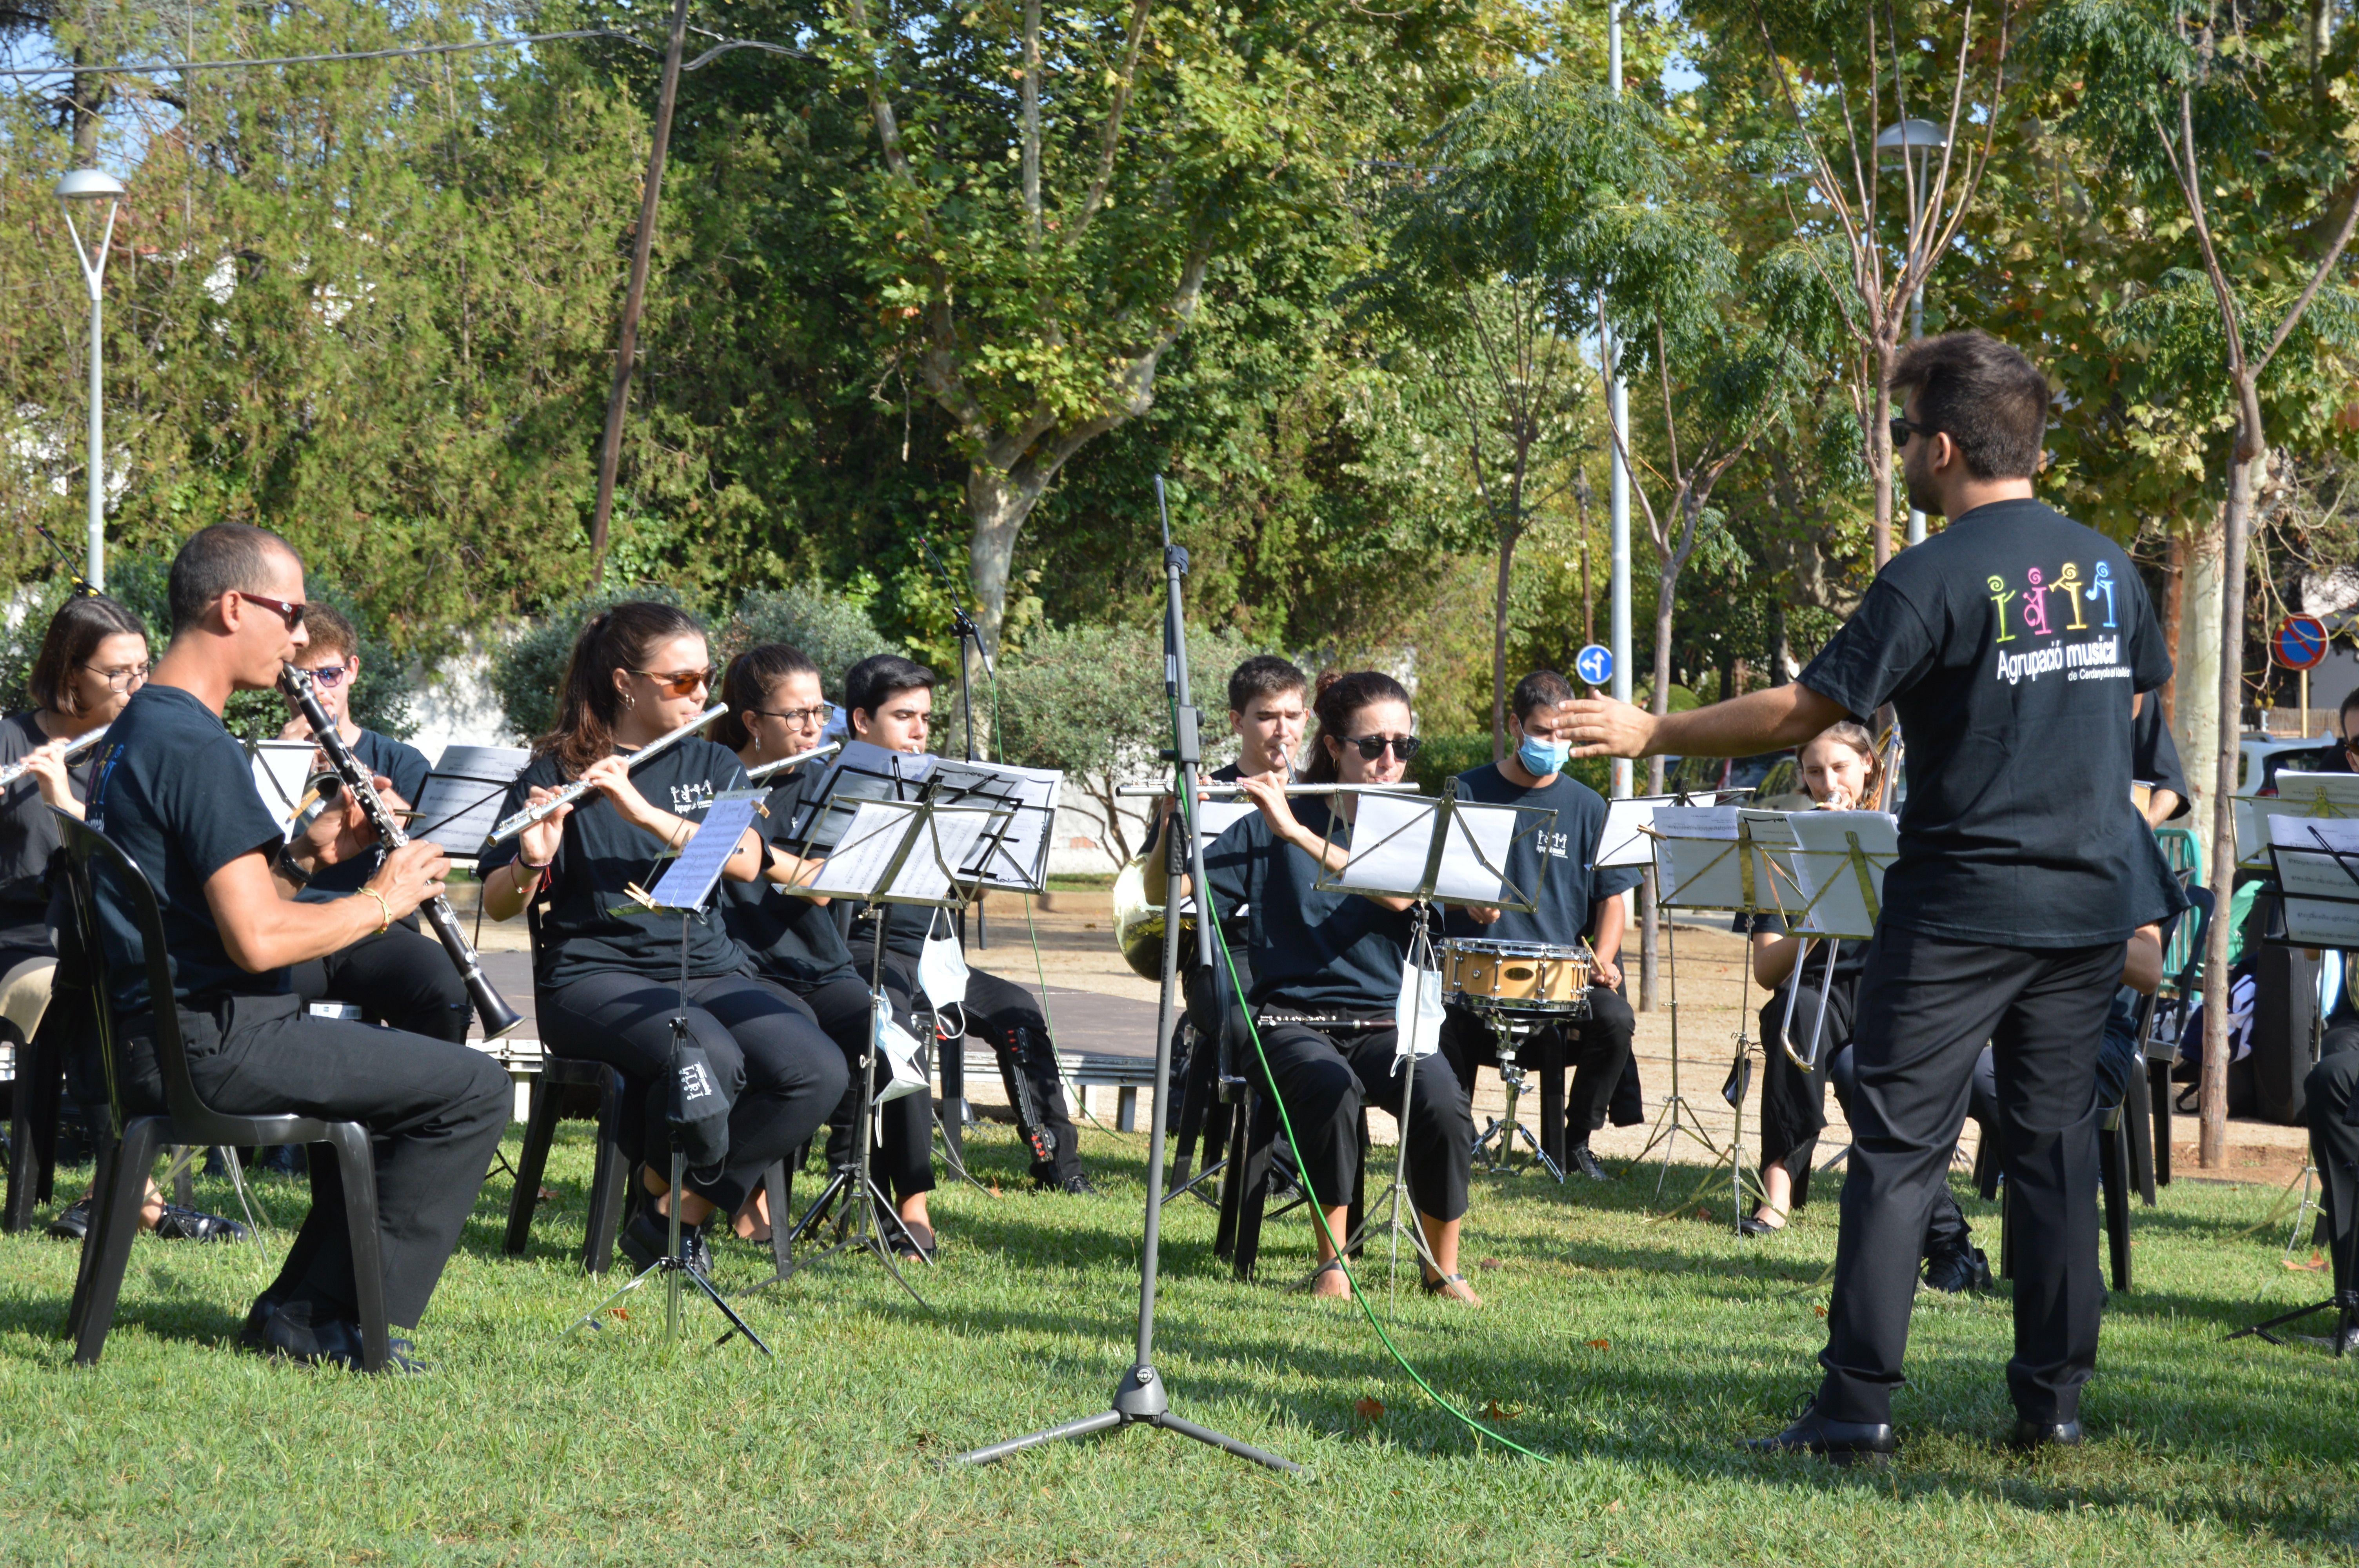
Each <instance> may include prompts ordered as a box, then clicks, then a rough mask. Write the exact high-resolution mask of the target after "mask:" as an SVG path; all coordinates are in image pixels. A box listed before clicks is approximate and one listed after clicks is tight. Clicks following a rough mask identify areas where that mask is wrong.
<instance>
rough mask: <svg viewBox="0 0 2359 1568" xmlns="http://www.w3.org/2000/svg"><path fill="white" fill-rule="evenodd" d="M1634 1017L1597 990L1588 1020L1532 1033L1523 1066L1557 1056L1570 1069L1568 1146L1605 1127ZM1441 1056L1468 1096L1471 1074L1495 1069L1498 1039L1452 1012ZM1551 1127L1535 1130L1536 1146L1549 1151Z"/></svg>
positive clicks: (1625, 1064) (1475, 1020) (1466, 1011)
mask: <svg viewBox="0 0 2359 1568" xmlns="http://www.w3.org/2000/svg"><path fill="white" fill-rule="evenodd" d="M1637 1028H1638V1020H1637V1015H1636V1014H1635V1013H1633V1012H1632V1011H1630V1004H1629V1003H1628V1002H1627V1001H1625V1000H1623V999H1622V998H1621V996H1620V995H1618V994H1617V993H1615V992H1614V991H1610V990H1607V989H1605V988H1604V987H1603V986H1592V987H1590V988H1589V1016H1588V1017H1587V1018H1578V1019H1574V1018H1568V1019H1563V1020H1560V1021H1559V1022H1555V1023H1552V1024H1550V1025H1549V1027H1548V1028H1546V1029H1538V1030H1534V1031H1533V1032H1532V1033H1531V1035H1530V1036H1529V1037H1528V1038H1527V1041H1526V1043H1525V1046H1524V1049H1525V1050H1526V1051H1527V1052H1531V1053H1539V1055H1537V1056H1532V1055H1527V1057H1526V1058H1525V1059H1526V1060H1527V1061H1531V1060H1541V1061H1545V1060H1546V1059H1547V1055H1548V1054H1552V1053H1561V1058H1562V1060H1563V1061H1565V1062H1566V1063H1569V1064H1570V1065H1571V1067H1572V1082H1571V1084H1570V1085H1568V1086H1567V1087H1566V1089H1565V1096H1564V1141H1565V1143H1566V1144H1567V1145H1568V1146H1572V1145H1579V1144H1585V1143H1587V1142H1588V1141H1589V1135H1590V1134H1591V1133H1593V1132H1594V1131H1596V1130H1598V1129H1599V1128H1601V1127H1603V1126H1604V1125H1605V1118H1606V1113H1607V1112H1608V1111H1609V1110H1610V1109H1611V1108H1612V1106H1613V1102H1614V1093H1615V1090H1616V1089H1617V1088H1618V1087H1619V1086H1620V1084H1621V1082H1622V1078H1623V1075H1624V1074H1625V1072H1626V1071H1627V1070H1628V1068H1629V1066H1630V1037H1631V1036H1632V1035H1633V1034H1635V1033H1637ZM1441 1054H1443V1055H1445V1056H1447V1057H1449V1058H1450V1065H1451V1070H1452V1071H1454V1072H1455V1073H1456V1074H1457V1076H1458V1086H1459V1087H1460V1088H1461V1089H1462V1090H1464V1091H1465V1092H1466V1094H1467V1095H1468V1096H1470V1097H1471V1096H1472V1095H1473V1092H1474V1070H1475V1069H1476V1068H1477V1067H1479V1066H1482V1065H1485V1064H1490V1065H1496V1064H1497V1062H1498V1059H1499V1037H1498V1036H1497V1035H1496V1034H1495V1033H1492V1031H1491V1025H1490V1023H1489V1022H1487V1021H1485V1020H1484V1016H1483V1015H1482V1014H1481V1013H1479V1012H1476V1011H1473V1009H1472V1008H1464V1007H1452V1008H1451V1010H1450V1013H1449V1016H1448V1017H1446V1018H1445V1019H1443V1020H1442V1023H1441ZM1554 1130H1555V1129H1553V1128H1542V1129H1541V1130H1540V1141H1541V1143H1542V1144H1543V1145H1547V1146H1550V1147H1553V1145H1554V1140H1553V1139H1551V1138H1550V1137H1549V1133H1551V1132H1553V1131H1554Z"/></svg>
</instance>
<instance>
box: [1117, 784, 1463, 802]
mask: <svg viewBox="0 0 2359 1568" xmlns="http://www.w3.org/2000/svg"><path fill="white" fill-rule="evenodd" d="M1170 793H1171V792H1170V791H1169V789H1167V788H1165V787H1163V786H1162V785H1160V784H1124V785H1122V786H1121V787H1119V788H1118V789H1116V790H1115V791H1114V794H1115V795H1119V796H1121V797H1122V798H1124V799H1125V800H1147V799H1152V798H1153V797H1155V796H1157V795H1169V794H1170ZM1196 793H1197V794H1198V795H1202V796H1203V797H1204V798H1205V799H1207V800H1234V799H1236V798H1237V797H1238V796H1239V795H1243V794H1245V786H1244V785H1242V784H1198V785H1197V786H1196ZM1286 793H1287V794H1288V795H1416V794H1418V793H1419V790H1418V787H1417V785H1415V784H1288V785H1287V786H1286Z"/></svg>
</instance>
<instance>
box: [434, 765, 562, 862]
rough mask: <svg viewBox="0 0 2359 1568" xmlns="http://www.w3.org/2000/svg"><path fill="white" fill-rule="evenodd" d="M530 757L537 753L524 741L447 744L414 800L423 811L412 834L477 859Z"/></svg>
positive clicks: (446, 849)
mask: <svg viewBox="0 0 2359 1568" xmlns="http://www.w3.org/2000/svg"><path fill="white" fill-rule="evenodd" d="M531 761H532V753H531V752H529V751H527V750H526V749H525V748H524V747H522V746H468V745H451V746H446V747H444V748H443V749H442V757H441V760H440V762H436V763H435V764H434V771H433V772H432V773H429V774H427V775H426V787H425V788H424V789H422V790H420V791H419V795H418V798H417V799H416V800H413V801H411V802H410V803H409V804H410V805H411V806H413V807H415V808H416V809H417V812H418V815H417V816H415V817H414V818H412V819H411V825H410V828H409V836H410V837H411V838H427V839H431V840H432V841H433V842H435V843H437V844H440V845H441V846H442V847H443V849H444V850H445V851H447V852H448V853H450V854H451V855H454V856H457V857H461V858H472V857H473V855H474V854H475V852H476V851H477V850H478V849H481V848H483V843H484V839H486V838H490V837H491V836H492V829H493V828H494V827H497V826H499V819H500V805H501V803H502V802H503V801H505V800H506V798H507V793H508V785H510V784H514V783H516V775H517V774H518V773H522V772H524V770H525V766H526V764H527V763H528V762H531Z"/></svg>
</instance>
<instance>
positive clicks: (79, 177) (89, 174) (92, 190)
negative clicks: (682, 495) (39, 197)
mask: <svg viewBox="0 0 2359 1568" xmlns="http://www.w3.org/2000/svg"><path fill="white" fill-rule="evenodd" d="M56 195H57V199H58V200H60V201H100V200H107V201H112V200H120V199H121V197H122V195H123V181H121V180H119V179H117V178H114V176H113V175H111V174H109V173H107V172H106V171H105V170H104V169H102V168H77V169H74V170H72V171H71V172H70V173H68V174H67V175H66V177H65V178H63V179H60V180H59V181H58V189H57V192H56Z"/></svg>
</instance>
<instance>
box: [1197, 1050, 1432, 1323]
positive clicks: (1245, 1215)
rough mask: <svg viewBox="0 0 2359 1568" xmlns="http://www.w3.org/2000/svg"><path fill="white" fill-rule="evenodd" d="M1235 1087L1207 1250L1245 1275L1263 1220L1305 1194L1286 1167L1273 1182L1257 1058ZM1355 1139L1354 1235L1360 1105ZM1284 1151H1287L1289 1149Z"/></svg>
mask: <svg viewBox="0 0 2359 1568" xmlns="http://www.w3.org/2000/svg"><path fill="white" fill-rule="evenodd" d="M1241 1091H1242V1092H1241V1093H1240V1094H1239V1096H1238V1098H1237V1101H1236V1104H1235V1107H1234V1116H1233V1119H1232V1122H1231V1129H1230V1132H1229V1135H1228V1139H1227V1143H1228V1149H1229V1163H1228V1167H1227V1169H1226V1170H1225V1171H1223V1173H1222V1180H1221V1219H1220V1224H1219V1225H1218V1227H1215V1230H1214V1234H1213V1238H1212V1253H1213V1255H1214V1256H1215V1257H1219V1258H1225V1259H1227V1260H1229V1261H1230V1262H1231V1263H1232V1264H1233V1265H1234V1268H1235V1270H1236V1275H1237V1278H1238V1279H1240V1280H1250V1279H1252V1278H1253V1277H1254V1266H1255V1264H1256V1261H1257V1260H1259V1258H1260V1256H1261V1230H1262V1225H1263V1223H1264V1221H1265V1220H1269V1219H1276V1218H1278V1217H1281V1216H1283V1215H1286V1214H1288V1213H1290V1212H1291V1211H1292V1210H1294V1209H1296V1208H1299V1207H1300V1206H1302V1205H1303V1204H1305V1203H1307V1202H1309V1201H1310V1199H1309V1195H1307V1194H1306V1193H1304V1192H1303V1190H1302V1186H1301V1183H1300V1182H1299V1179H1297V1178H1296V1177H1295V1176H1294V1174H1293V1171H1292V1169H1291V1168H1290V1167H1289V1168H1288V1170H1287V1172H1286V1181H1287V1187H1286V1188H1284V1189H1281V1188H1279V1187H1278V1186H1277V1177H1278V1174H1279V1166H1278V1159H1277V1151H1278V1144H1279V1141H1280V1140H1279V1136H1278V1126H1279V1123H1278V1115H1277V1099H1276V1098H1275V1097H1274V1096H1272V1094H1271V1093H1270V1088H1269V1081H1268V1078H1267V1077H1266V1075H1265V1074H1264V1072H1263V1071H1262V1067H1261V1064H1260V1063H1259V1062H1256V1063H1255V1064H1254V1065H1253V1066H1252V1067H1251V1069H1250V1070H1248V1071H1247V1072H1246V1073H1245V1075H1244V1078H1243V1080H1242V1085H1241ZM1401 1136H1402V1137H1404V1138H1405V1137H1407V1136H1408V1129H1406V1128H1404V1129H1402V1130H1401ZM1359 1141H1360V1161H1359V1168H1358V1170H1357V1171H1356V1172H1355V1173H1353V1178H1352V1201H1351V1204H1350V1206H1349V1208H1348V1211H1347V1214H1346V1217H1345V1221H1344V1227H1343V1228H1344V1233H1345V1236H1346V1237H1354V1236H1357V1235H1358V1233H1359V1231H1360V1229H1361V1227H1362V1226H1363V1224H1364V1219H1365V1214H1364V1209H1365V1206H1366V1201H1367V1185H1368V1117H1367V1111H1366V1108H1364V1107H1363V1108H1362V1109H1361V1112H1360V1140H1359ZM1291 1153H1292V1151H1291V1149H1289V1150H1288V1154H1289V1155H1291ZM1284 1190H1291V1191H1292V1192H1293V1193H1294V1196H1293V1198H1292V1199H1291V1200H1290V1201H1288V1202H1287V1203H1285V1204H1283V1205H1281V1206H1279V1207H1278V1208H1277V1211H1276V1212H1275V1213H1271V1212H1268V1210H1269V1200H1270V1197H1271V1195H1272V1193H1273V1192H1274V1191H1284ZM1339 1239H1341V1238H1339ZM1345 1250H1346V1251H1347V1253H1348V1254H1349V1255H1351V1256H1353V1257H1357V1256H1358V1255H1359V1251H1360V1249H1359V1247H1358V1246H1357V1245H1356V1244H1353V1245H1352V1246H1350V1247H1348V1248H1346V1249H1345Z"/></svg>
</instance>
